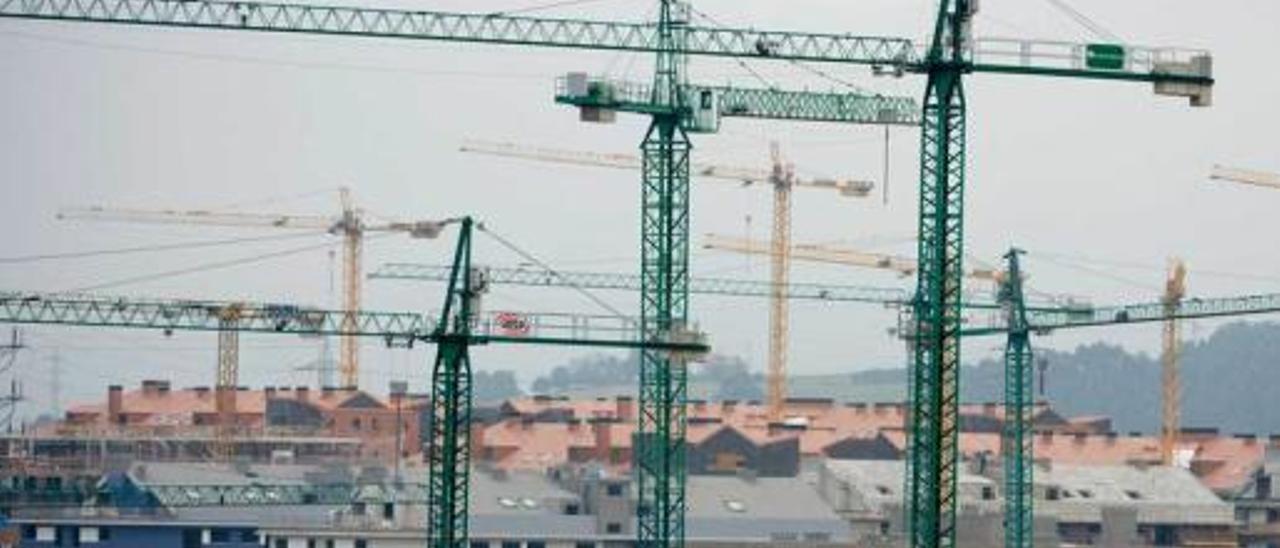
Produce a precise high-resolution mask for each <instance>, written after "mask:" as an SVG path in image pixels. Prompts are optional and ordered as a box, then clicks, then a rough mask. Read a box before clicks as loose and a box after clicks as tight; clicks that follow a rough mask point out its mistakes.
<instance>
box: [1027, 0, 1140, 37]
mask: <svg viewBox="0 0 1280 548" xmlns="http://www.w3.org/2000/svg"><path fill="white" fill-rule="evenodd" d="M1045 2H1048V3H1049V5H1051V6H1053V7H1055V8H1057V9H1058V11H1061V12H1062V13H1065V14H1067V17H1070V18H1071V19H1072V20H1074V21H1075V22H1076V23H1077V24H1079V25H1080V26H1082V27H1084V29H1085V30H1087V31H1089V32H1092V33H1093V34H1094V36H1097V37H1099V38H1104V39H1106V40H1111V41H1113V42H1124V40H1121V39H1120V37H1119V36H1116V34H1115V33H1113V32H1111V31H1109V30H1107V29H1106V27H1103V26H1102V25H1101V24H1100V23H1098V22H1097V21H1094V20H1093V19H1091V18H1089V16H1087V15H1085V14H1084V13H1083V12H1081V11H1080V10H1077V9H1075V8H1073V7H1071V5H1070V4H1067V3H1066V1H1065V0H1045Z"/></svg>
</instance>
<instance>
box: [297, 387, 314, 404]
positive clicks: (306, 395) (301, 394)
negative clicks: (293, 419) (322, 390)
mask: <svg viewBox="0 0 1280 548" xmlns="http://www.w3.org/2000/svg"><path fill="white" fill-rule="evenodd" d="M294 397H295V398H297V399H298V401H300V402H305V401H307V400H309V399H311V389H310V388H308V387H305V386H299V387H298V389H297V390H295V391H294Z"/></svg>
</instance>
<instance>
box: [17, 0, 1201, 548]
mask: <svg viewBox="0 0 1280 548" xmlns="http://www.w3.org/2000/svg"><path fill="white" fill-rule="evenodd" d="M976 7H977V3H976V2H975V1H973V0H942V1H941V2H940V6H939V9H938V12H937V17H936V19H935V25H934V28H933V30H932V33H931V34H932V37H931V39H930V43H929V44H928V45H926V47H924V48H917V46H916V44H914V43H912V41H911V40H908V39H902V38H883V37H866V36H856V35H852V34H849V33H843V34H836V33H826V34H824V33H806V32H792V31H761V30H755V29H735V28H719V27H715V28H710V27H698V26H694V25H690V24H689V22H688V20H687V16H686V15H685V14H684V13H682V12H683V5H682V4H677V3H676V2H675V1H674V0H661V2H660V10H659V14H660V15H659V21H658V24H657V25H656V26H655V25H652V24H641V23H627V22H616V21H575V20H569V19H551V18H536V17H513V16H503V15H494V14H456V13H442V12H427V11H422V10H396V9H379V8H367V7H351V6H334V5H306V4H280V3H270V2H251V1H241V2H222V1H215V0H95V1H94V2H88V3H86V2H81V1H80V0H0V17H6V18H18V19H40V20H58V21H76V22H86V23H116V24H127V25H142V26H163V27H185V28H201V29H222V30H236V31H254V32H272V33H308V34H317V35H331V36H366V37H383V38H399V39H416V40H443V41H454V42H469V43H477V44H492V45H523V46H541V47H558V48H575V49H593V50H612V51H638V52H649V53H654V54H656V56H657V58H658V59H657V64H656V76H655V79H654V85H653V90H652V92H651V95H650V100H651V101H652V103H653V105H650V106H649V108H646V109H638V110H635V112H644V113H646V114H649V115H650V116H651V117H652V122H653V123H652V124H651V126H650V130H649V132H648V134H647V136H646V138H645V140H644V144H643V145H642V148H641V149H642V151H643V156H644V161H643V167H642V171H643V176H642V185H643V189H644V190H643V191H642V196H643V203H642V215H641V216H642V230H641V246H642V252H641V256H642V266H641V275H642V277H643V278H644V280H645V281H644V283H645V289H644V290H642V295H643V297H642V299H641V300H642V306H641V318H642V323H643V324H644V328H645V329H649V330H656V329H660V328H662V327H663V326H669V325H673V324H679V323H682V322H683V320H684V319H685V315H686V313H687V292H686V280H687V265H688V241H687V236H688V233H687V232H688V202H687V198H688V193H687V190H688V188H687V182H688V173H689V169H688V167H689V164H688V153H689V150H690V148H691V147H690V144H689V140H688V136H687V133H686V131H687V130H688V129H689V128H697V126H698V124H697V123H694V122H697V120H694V118H693V117H692V116H691V114H692V111H691V110H689V109H688V107H689V106H690V104H689V103H688V102H685V101H682V99H681V94H680V90H681V89H687V88H682V86H681V84H682V83H683V72H684V71H683V68H684V63H685V60H686V58H687V57H688V56H691V55H699V56H709V57H726V58H736V59H768V60H774V61H791V62H797V61H813V62H823V63H833V64H854V65H865V66H869V67H871V69H872V70H873V71H874V72H877V73H882V74H883V73H888V74H895V75H905V74H921V75H924V76H925V77H926V78H927V81H926V89H925V93H924V95H923V97H924V104H923V107H922V110H921V116H920V118H919V120H920V123H921V124H922V129H921V135H922V139H921V157H920V166H921V184H920V208H919V228H918V231H919V244H918V245H919V253H918V254H917V256H918V257H919V258H920V268H919V270H918V272H917V288H916V296H915V302H914V305H913V307H912V309H913V312H914V317H915V328H914V332H915V333H916V337H915V338H914V341H913V342H914V345H913V351H912V361H913V366H912V367H911V368H910V373H909V375H910V378H909V379H908V385H909V386H911V400H912V402H911V422H910V425H911V427H910V428H909V430H908V433H909V437H910V441H909V443H908V459H907V461H908V465H907V466H908V469H907V476H908V477H909V478H910V480H909V482H908V485H909V486H910V488H909V489H908V490H907V491H908V492H907V499H908V500H907V505H906V506H907V514H908V519H907V520H906V521H907V525H908V526H909V528H910V538H911V541H910V545H911V546H912V547H913V548H925V547H928V548H933V547H939V546H941V547H946V548H950V547H952V546H954V545H955V511H956V497H955V495H956V490H955V487H956V483H955V477H956V476H955V475H956V471H957V465H958V460H957V459H958V454H957V445H956V434H957V426H958V407H957V406H958V399H957V389H958V385H959V380H958V374H959V369H958V366H959V361H960V355H959V344H958V341H959V335H960V331H961V329H960V319H959V318H960V315H959V310H960V308H961V304H962V303H961V301H962V293H961V284H960V281H961V278H962V276H963V270H962V267H963V260H962V256H963V240H964V239H963V234H962V232H963V213H964V207H963V202H964V200H963V196H964V186H965V177H964V165H965V161H966V150H965V141H966V137H965V100H964V93H963V82H962V80H963V77H964V75H966V74H968V73H973V72H982V73H997V74H1010V75H1028V76H1043V77H1057V78H1080V79H1092V80H1105V81H1119V82H1145V83H1149V84H1152V85H1153V86H1154V91H1155V93H1156V94H1159V95H1169V96H1177V97H1184V98H1188V99H1189V100H1190V102H1191V104H1192V105H1193V106H1207V105H1208V104H1209V103H1210V101H1211V93H1212V87H1213V84H1214V79H1213V76H1212V61H1211V57H1210V56H1209V54H1208V53H1207V52H1203V51H1189V50H1175V49H1168V48H1143V47H1138V46H1130V45H1116V44H1074V45H1066V47H1065V48H1064V49H1063V50H1060V51H1047V52H1046V51H1045V50H1044V48H1043V46H1045V44H1044V43H1039V42H1032V41H1024V42H1020V43H1019V44H1018V48H1017V53H1016V54H1015V55H1014V56H1012V57H1006V58H1000V57H995V58H990V57H988V56H987V55H985V50H984V44H985V43H984V41H982V40H974V39H973V38H972V36H971V32H970V29H971V21H972V18H973V15H974V13H975V12H976V11H977V10H976ZM1058 45H1059V46H1061V45H1062V44H1058ZM921 51H923V55H922V54H921V53H920V52H921ZM1064 51H1065V53H1064ZM702 91H706V92H710V93H711V95H710V96H705V95H700V98H702V97H706V98H708V99H711V102H712V103H714V102H715V101H714V93H715V91H714V90H709V89H704V90H702ZM699 93H701V92H699ZM766 95H770V94H768V93H766ZM773 96H774V97H775V98H776V97H777V96H776V94H773ZM597 99H599V98H597ZM808 99H810V100H811V101H810V103H809V106H810V107H812V106H817V107H819V108H818V109H816V110H815V109H813V108H807V109H806V110H800V109H799V106H798V105H797V104H796V103H786V105H789V106H783V107H782V108H781V109H778V110H770V111H767V112H769V113H770V115H771V116H773V117H774V118H776V119H795V120H816V119H824V118H822V117H818V118H815V117H812V116H810V115H811V114H812V113H814V112H817V113H819V114H822V115H833V116H834V115H837V114H838V115H839V116H840V117H842V118H843V119H845V120H846V121H856V120H858V119H861V118H859V117H862V116H865V115H867V114H871V115H875V114H876V112H875V111H868V110H865V109H855V110H850V109H848V108H846V105H845V103H844V101H843V100H842V99H840V98H838V97H827V96H822V97H818V96H809V97H808ZM557 100H560V97H559V96H558V97H557ZM590 100H592V99H591V98H589V97H588V98H586V99H584V101H587V102H589V101H590ZM562 102H566V103H570V104H574V103H573V101H571V100H565V101H562ZM859 104H861V103H859ZM588 106H589V105H588ZM876 119H878V120H880V123H898V120H899V119H897V118H892V122H886V120H889V119H890V118H889V117H885V118H881V117H876V118H873V120H876ZM873 123H874V122H873ZM686 124H687V125H686ZM648 355H649V354H646V356H648ZM661 363H662V362H661V360H656V359H653V358H651V357H646V358H643V359H642V364H648V367H645V366H644V365H642V367H641V371H642V374H641V377H642V379H641V387H642V388H641V403H642V405H641V407H642V410H641V421H642V422H641V430H640V433H639V445H638V446H637V459H636V464H637V469H638V479H639V485H640V487H641V489H640V491H641V493H640V508H641V512H640V515H639V516H638V518H639V522H640V526H639V527H638V530H639V532H638V535H637V542H638V544H639V545H640V546H642V547H645V548H647V547H649V546H681V545H683V510H684V502H683V473H684V467H683V460H682V457H681V455H682V452H681V451H680V449H682V445H680V441H679V439H680V435H682V434H683V415H682V411H680V410H682V409H683V405H682V404H683V401H684V394H683V381H684V376H683V375H684V372H683V371H679V370H666V369H664V368H662V367H660V365H661ZM646 402H657V403H655V404H653V405H645V404H646ZM663 425H665V426H663ZM655 426H656V427H658V428H661V429H662V431H655V430H653V429H652V428H653V427H655ZM672 426H674V427H675V430H674V431H673V430H671V427H672ZM664 440H665V441H664ZM655 448H656V451H655ZM463 538H465V535H464V537H463Z"/></svg>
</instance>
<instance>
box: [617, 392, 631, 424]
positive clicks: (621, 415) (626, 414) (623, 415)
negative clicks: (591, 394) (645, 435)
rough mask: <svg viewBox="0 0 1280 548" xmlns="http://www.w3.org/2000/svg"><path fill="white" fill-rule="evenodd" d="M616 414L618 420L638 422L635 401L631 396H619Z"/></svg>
mask: <svg viewBox="0 0 1280 548" xmlns="http://www.w3.org/2000/svg"><path fill="white" fill-rule="evenodd" d="M614 407H615V409H614V414H615V415H616V416H617V417H618V420H620V421H622V422H631V421H634V420H636V407H635V400H633V399H631V396H618V397H617V399H616V400H614Z"/></svg>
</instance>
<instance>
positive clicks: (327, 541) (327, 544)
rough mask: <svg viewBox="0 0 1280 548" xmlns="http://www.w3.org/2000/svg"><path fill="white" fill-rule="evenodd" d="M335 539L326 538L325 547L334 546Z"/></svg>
mask: <svg viewBox="0 0 1280 548" xmlns="http://www.w3.org/2000/svg"><path fill="white" fill-rule="evenodd" d="M333 544H334V542H333V539H325V541H324V548H333Z"/></svg>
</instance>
